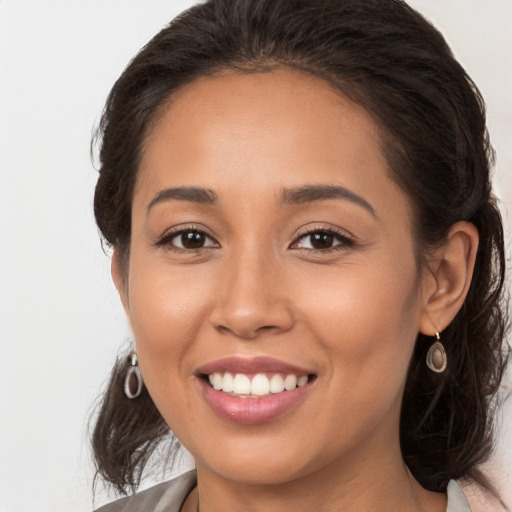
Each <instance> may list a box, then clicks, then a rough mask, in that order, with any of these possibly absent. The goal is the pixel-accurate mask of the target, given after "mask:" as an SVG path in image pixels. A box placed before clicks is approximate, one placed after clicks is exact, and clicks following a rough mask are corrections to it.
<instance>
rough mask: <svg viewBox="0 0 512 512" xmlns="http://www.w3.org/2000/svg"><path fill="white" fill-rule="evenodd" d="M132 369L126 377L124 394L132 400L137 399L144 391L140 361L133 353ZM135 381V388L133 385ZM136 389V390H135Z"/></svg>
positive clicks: (131, 357) (130, 368) (127, 372)
mask: <svg viewBox="0 0 512 512" xmlns="http://www.w3.org/2000/svg"><path fill="white" fill-rule="evenodd" d="M129 361H130V367H129V368H128V370H127V371H126V377H125V378H124V394H125V395H126V397H127V398H129V399H130V400H132V399H133V398H137V397H138V396H139V395H140V392H141V391H142V384H143V382H142V375H141V374H140V370H139V359H138V358H137V354H136V353H135V352H132V353H131V354H130V357H129ZM134 381H135V386H134V385H133V384H134ZM134 387H135V390H134V389H133V388H134Z"/></svg>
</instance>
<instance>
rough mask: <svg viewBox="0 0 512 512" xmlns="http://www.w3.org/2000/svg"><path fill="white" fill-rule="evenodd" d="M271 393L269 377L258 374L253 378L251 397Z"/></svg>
mask: <svg viewBox="0 0 512 512" xmlns="http://www.w3.org/2000/svg"><path fill="white" fill-rule="evenodd" d="M269 393H270V382H269V380H268V377H267V376H266V375H264V374H262V373H258V375H255V376H254V377H253V378H252V382H251V395H256V396H264V395H268V394H269Z"/></svg>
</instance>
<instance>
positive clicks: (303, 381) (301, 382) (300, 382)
mask: <svg viewBox="0 0 512 512" xmlns="http://www.w3.org/2000/svg"><path fill="white" fill-rule="evenodd" d="M307 383H308V376H307V375H303V376H302V377H299V378H298V380H297V387H299V388H301V387H302V386H305V385H306V384H307Z"/></svg>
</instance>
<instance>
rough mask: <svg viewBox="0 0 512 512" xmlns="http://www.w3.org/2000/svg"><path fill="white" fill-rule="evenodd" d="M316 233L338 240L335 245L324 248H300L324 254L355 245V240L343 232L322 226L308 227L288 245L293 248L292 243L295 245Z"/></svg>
mask: <svg viewBox="0 0 512 512" xmlns="http://www.w3.org/2000/svg"><path fill="white" fill-rule="evenodd" d="M316 234H322V235H328V236H332V237H333V238H334V240H336V241H338V242H340V243H339V244H337V245H334V246H332V247H328V248H325V249H315V248H302V250H303V251H308V252H310V253H315V254H318V253H321V254H326V253H330V252H334V251H343V250H346V249H349V248H351V247H353V246H354V245H355V242H354V240H353V239H352V238H350V237H349V236H347V235H346V234H345V233H343V232H341V231H338V230H336V229H333V228H322V227H316V228H308V229H306V232H305V233H302V234H300V235H299V236H298V237H297V238H296V239H295V241H294V242H293V243H292V244H291V245H290V248H293V246H294V245H297V244H298V243H299V241H301V240H305V239H306V238H308V237H312V236H313V235H316Z"/></svg>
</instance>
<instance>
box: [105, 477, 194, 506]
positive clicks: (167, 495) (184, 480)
mask: <svg viewBox="0 0 512 512" xmlns="http://www.w3.org/2000/svg"><path fill="white" fill-rule="evenodd" d="M195 485H196V472H195V471H188V472H187V473H184V474H183V475H180V476H178V477H177V478H174V479H173V480H170V481H168V482H164V483H161V484H158V485H155V486H154V487H150V488H149V489H146V490H145V491H141V492H138V493H137V494H134V495H133V496H127V497H126V498H121V499H119V500H117V501H114V502H112V503H109V504H108V505H105V506H103V507H101V508H99V509H97V510H96V511H95V512H138V511H140V510H144V511H145V512H159V511H160V510H164V508H163V507H164V506H165V511H166V512H179V510H180V508H181V506H182V504H183V502H184V501H185V498H186V497H187V496H188V495H189V493H190V491H192V489H193V488H194V487H195Z"/></svg>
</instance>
